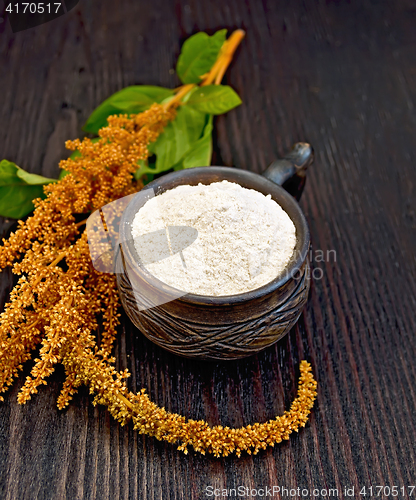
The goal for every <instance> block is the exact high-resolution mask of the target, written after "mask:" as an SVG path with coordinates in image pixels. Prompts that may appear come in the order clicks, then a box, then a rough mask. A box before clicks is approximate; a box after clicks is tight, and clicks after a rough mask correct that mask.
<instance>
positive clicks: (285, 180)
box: [262, 142, 314, 201]
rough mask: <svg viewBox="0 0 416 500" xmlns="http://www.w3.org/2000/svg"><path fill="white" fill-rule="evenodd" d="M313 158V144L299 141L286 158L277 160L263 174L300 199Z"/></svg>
mask: <svg viewBox="0 0 416 500" xmlns="http://www.w3.org/2000/svg"><path fill="white" fill-rule="evenodd" d="M313 158H314V154H313V149H312V146H311V145H310V144H308V143H307V142H297V143H296V144H294V145H293V147H292V149H291V151H290V152H289V153H288V154H287V155H286V156H285V157H284V158H282V159H280V160H275V161H274V162H273V163H272V164H271V165H270V166H269V167H268V168H267V169H266V170H265V171H264V172H263V174H262V175H263V176H264V177H266V178H267V179H269V180H271V181H272V182H274V183H275V184H278V185H279V186H282V187H283V188H284V189H285V190H286V191H287V192H288V193H290V194H291V195H292V196H293V197H294V198H296V199H297V200H298V201H299V199H300V197H301V196H302V192H303V188H304V187H305V182H306V170H307V168H308V167H309V166H310V165H311V164H312V163H313Z"/></svg>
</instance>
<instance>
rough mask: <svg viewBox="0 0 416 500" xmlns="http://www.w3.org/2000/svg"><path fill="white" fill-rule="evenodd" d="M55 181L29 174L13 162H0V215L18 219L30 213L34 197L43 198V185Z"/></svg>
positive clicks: (54, 180)
mask: <svg viewBox="0 0 416 500" xmlns="http://www.w3.org/2000/svg"><path fill="white" fill-rule="evenodd" d="M51 182H56V179H48V178H47V177H42V176H41V175H37V174H30V173H29V172H26V171H25V170H23V169H22V168H20V167H18V166H17V165H16V164H15V163H13V162H11V161H8V160H2V161H1V162H0V215H1V216H3V217H12V218H13V219H20V218H22V217H24V216H25V215H27V214H28V213H30V212H31V211H32V210H33V208H34V205H33V202H32V200H34V199H35V198H45V194H44V192H43V186H44V185H45V184H50V183H51Z"/></svg>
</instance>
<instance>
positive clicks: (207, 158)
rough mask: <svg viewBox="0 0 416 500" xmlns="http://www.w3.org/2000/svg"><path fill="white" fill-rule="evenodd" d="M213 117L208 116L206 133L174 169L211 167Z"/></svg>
mask: <svg viewBox="0 0 416 500" xmlns="http://www.w3.org/2000/svg"><path fill="white" fill-rule="evenodd" d="M212 121H213V117H212V115H208V120H207V124H206V125H205V128H204V133H203V135H202V137H201V138H200V139H198V140H197V141H196V142H195V143H194V144H193V145H192V147H191V149H190V150H189V151H188V152H187V153H186V154H185V156H184V157H183V158H182V159H181V160H180V161H179V163H178V164H176V165H175V166H174V167H173V168H174V169H175V170H182V169H184V168H193V167H208V166H209V165H211V156H212V129H213V126H212Z"/></svg>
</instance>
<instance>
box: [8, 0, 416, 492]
mask: <svg viewBox="0 0 416 500" xmlns="http://www.w3.org/2000/svg"><path fill="white" fill-rule="evenodd" d="M415 25H416V4H415V2H414V1H410V0H407V1H403V0H401V1H397V2H393V1H391V2H383V1H369V0H365V1H351V2H324V1H316V2H315V1H310V2H300V1H291V2H288V1H282V2H275V1H272V0H263V1H261V2H260V1H258V0H248V1H246V2H241V1H237V0H230V1H223V0H212V1H209V2H208V1H206V0H203V1H196V0H187V1H186V2H185V1H184V0H176V1H175V2H169V1H168V0H153V1H152V2H137V1H136V2H135V1H133V0H121V1H119V2H111V1H109V0H101V1H100V2H98V1H95V2H93V1H87V0H81V1H80V3H79V5H78V6H77V7H76V8H75V9H74V10H72V11H71V12H70V13H68V14H67V15H65V16H62V17H61V18H59V19H57V20H55V21H51V22H49V23H48V24H45V25H43V26H39V27H36V28H32V29H30V30H27V31H23V32H20V33H16V34H12V33H11V29H10V26H9V25H8V23H7V22H3V23H2V24H0V31H1V32H0V68H1V70H0V71H1V73H0V95H1V96H2V99H1V101H0V116H1V122H0V156H1V158H7V159H9V160H11V161H15V162H16V163H17V164H19V165H20V166H22V167H24V168H26V169H28V170H29V171H31V172H36V173H41V174H43V175H46V176H57V174H58V162H59V160H60V159H61V158H64V157H66V155H67V153H66V152H65V148H64V142H65V140H66V139H70V138H71V139H72V138H75V137H78V136H79V134H80V131H81V127H82V125H83V123H84V122H85V120H86V118H87V117H88V115H89V114H90V112H91V111H92V110H93V109H94V107H95V106H97V105H98V104H99V103H100V102H101V101H102V100H103V99H105V98H106V97H108V96H109V95H110V94H111V93H113V92H115V91H117V90H119V89H121V88H122V87H124V86H127V85H131V84H140V83H147V84H159V85H165V86H172V87H173V86H176V85H177V84H178V81H177V79H176V77H175V75H174V73H173V71H172V69H173V68H174V65H175V61H176V58H177V56H178V53H179V50H180V44H181V42H182V41H183V40H184V39H185V38H186V37H188V36H189V35H190V34H192V33H194V32H196V31H199V30H207V31H208V32H210V33H212V32H213V31H214V30H216V29H218V28H221V27H227V28H230V29H232V28H237V27H243V28H244V29H246V30H247V38H246V39H245V41H244V42H243V44H242V45H241V47H240V48H239V50H238V52H237V54H236V58H235V61H234V62H233V63H232V65H231V67H230V69H229V71H228V72H227V76H226V78H225V81H226V83H228V84H230V85H232V86H233V87H234V88H236V90H237V91H238V92H239V93H240V95H241V96H242V99H243V101H244V104H243V106H241V107H239V108H238V109H236V110H234V111H232V112H230V113H229V114H228V115H226V116H221V117H219V118H218V119H217V120H216V132H215V154H214V161H213V163H214V164H218V165H235V166H237V167H240V168H243V169H248V170H252V171H254V172H261V171H262V170H264V169H265V168H266V167H267V165H268V164H269V163H270V162H271V161H272V160H273V159H274V158H276V157H277V156H279V155H282V154H283V153H284V152H285V151H287V149H288V148H289V147H290V145H291V144H292V143H294V142H296V141H304V140H306V141H309V142H311V143H312V144H313V146H314V148H315V151H316V163H315V164H314V166H313V167H312V169H311V171H310V172H309V179H308V181H307V184H306V188H305V193H304V197H303V199H302V201H301V206H302V208H303V209H304V211H305V214H306V216H307V219H308V222H309V225H310V230H311V236H312V242H313V248H314V251H315V252H316V251H317V250H323V251H325V252H326V251H328V250H335V252H336V261H335V259H334V254H331V255H330V258H329V259H327V261H325V262H319V261H318V259H317V258H316V257H317V256H318V254H317V253H315V254H314V255H313V256H314V257H315V258H314V262H313V266H314V269H315V270H316V271H315V276H316V277H317V279H315V280H314V282H313V283H312V289H311V293H310V298H309V302H308V305H307V308H306V310H305V312H304V314H303V316H302V317H301V320H300V321H299V323H298V325H297V326H296V327H295V328H294V329H293V330H292V331H291V333H290V334H289V335H288V336H287V337H285V338H284V339H283V340H282V341H281V342H279V343H278V344H277V345H275V346H274V347H272V348H269V349H267V350H266V351H264V352H263V353H261V354H260V355H258V356H256V357H253V358H249V359H247V360H245V361H241V362H233V363H229V364H209V363H206V364H205V363H196V362H192V361H188V360H184V359H180V358H178V357H175V356H173V355H170V354H168V353H166V352H164V351H162V350H161V349H159V348H157V347H155V346H153V345H152V344H151V343H150V342H149V341H147V340H146V339H145V338H144V337H143V336H142V335H141V334H140V333H138V332H137V331H136V330H135V328H134V327H133V326H132V325H131V323H130V322H129V321H128V320H127V318H126V317H125V316H123V325H122V328H121V329H120V338H119V342H118V346H117V352H116V354H117V356H118V360H119V364H120V367H126V366H127V367H129V368H130V369H131V371H132V374H133V377H132V380H131V385H132V387H134V388H136V389H140V388H141V387H145V388H146V389H147V390H148V392H149V393H150V395H151V398H152V399H153V400H154V401H155V402H157V403H158V404H159V405H161V406H165V407H166V408H168V409H169V410H172V411H175V412H179V413H182V414H183V415H186V416H187V417H190V418H197V419H200V418H204V419H206V420H208V421H209V422H210V423H211V424H218V423H222V424H224V425H232V426H241V425H245V424H249V423H253V422H256V421H265V420H267V419H270V418H273V417H274V416H275V415H276V414H280V413H282V412H283V411H284V410H285V409H287V408H288V407H289V405H290V402H291V401H292V400H293V398H294V397H295V393H296V383H297V377H298V366H299V361H300V360H301V359H304V358H306V359H308V360H310V361H311V362H312V365H313V369H314V373H315V375H316V378H317V380H318V383H319V394H318V399H317V402H316V405H315V407H314V410H313V412H312V415H311V418H310V421H309V423H308V424H307V426H306V427H305V428H304V429H303V430H302V431H301V432H300V433H299V434H297V435H296V436H294V437H292V438H291V439H290V441H288V442H285V443H283V444H281V445H279V446H276V447H275V448H269V449H267V450H266V451H263V452H261V453H259V454H258V455H257V456H255V457H252V456H249V455H244V456H242V457H241V458H240V459H237V458H236V457H228V458H225V459H214V458H211V457H208V456H207V457H203V456H201V455H199V454H196V453H193V452H190V454H189V455H188V456H185V455H183V454H182V453H181V452H178V451H177V450H176V448H175V447H174V446H172V445H169V444H165V443H161V442H158V441H155V440H154V439H152V438H147V437H143V436H140V435H138V434H137V433H136V432H134V431H133V430H132V428H131V426H128V427H126V428H122V427H120V426H119V425H118V424H116V423H115V422H114V421H113V420H112V419H111V418H110V417H109V414H108V412H107V411H106V410H105V409H104V408H94V407H93V406H92V405H91V399H90V397H89V396H88V393H87V390H86V389H83V390H82V391H81V392H80V394H79V395H78V396H77V397H76V398H75V400H74V402H73V404H71V406H70V408H69V409H68V410H67V411H63V412H61V411H59V410H58V409H57V408H56V406H55V401H56V398H57V396H58V394H59V387H60V384H61V383H62V380H63V372H62V371H61V370H58V371H57V372H56V374H55V375H54V376H53V377H52V378H51V379H50V380H49V383H48V385H47V386H45V387H43V388H42V389H41V390H40V392H39V394H38V395H37V396H36V397H35V398H34V399H33V400H32V401H30V402H29V403H28V404H26V405H25V406H23V407H21V406H19V405H18V404H17V402H16V396H17V392H18V390H19V388H20V387H21V385H22V381H23V377H21V378H20V379H19V380H18V381H17V382H16V383H15V385H14V386H13V387H12V389H11V390H10V392H9V393H8V394H7V395H6V398H5V402H4V403H2V404H1V406H0V498H2V499H7V500H9V499H10V500H11V499H51V498H54V499H55V498H59V499H60V498H68V499H81V498H88V499H90V498H91V499H94V498H97V499H100V500H101V499H106V498H111V499H112V500H113V499H127V498H131V499H137V498H145V499H160V498H163V499H175V500H176V499H202V498H210V497H208V496H207V493H208V491H207V490H206V489H205V488H206V487H207V486H216V487H219V488H236V487H238V486H240V485H241V486H245V487H249V488H262V487H266V486H273V485H274V486H281V487H282V486H284V487H286V488H297V487H300V488H307V489H309V491H310V492H312V491H313V489H314V488H316V489H319V490H321V489H323V488H327V489H329V488H338V489H339V496H338V497H339V498H349V497H347V496H345V494H344V488H346V487H349V488H352V487H355V496H354V497H355V498H366V497H361V496H360V495H359V494H358V493H357V489H358V491H359V489H360V488H362V487H363V486H366V487H369V486H376V485H383V486H384V485H387V486H394V485H395V486H398V487H401V486H409V485H415V484H416V460H415V459H416V452H415V446H414V443H415V442H416V419H415V414H416V390H415V382H416V367H415V363H414V360H415V358H416V342H415V331H416V328H415V323H416V321H415V317H416V316H415V310H416V299H415V289H416V286H415V278H416V272H415V269H416V266H415V248H416V215H415V189H416V174H415V156H416V155H415V147H416V144H415V142H416V141H415V134H416V115H415V105H416V31H415ZM10 226H11V222H7V221H2V225H1V228H2V234H3V235H6V234H7V230H8V229H9V228H10ZM0 280H1V281H0V283H1V285H0V286H1V296H0V307H2V306H3V304H4V301H5V300H7V296H8V292H9V290H10V289H11V286H12V277H11V273H9V272H8V271H6V272H4V273H3V274H2V275H1V277H0ZM28 370H29V367H27V368H26V371H25V373H27V372H28ZM387 493H388V491H387V490H386V491H385V492H383V493H382V494H381V495H380V496H379V498H390V497H389V496H388V495H387ZM311 496H312V495H311ZM413 496H416V491H415V492H414V494H413ZM252 497H253V495H252V496H251V497H249V496H245V497H240V498H252ZM211 498H212V497H211ZM229 498H235V496H230V497H229ZM274 498H287V496H286V497H285V496H284V495H283V496H282V495H281V494H275V496H274ZM317 498H323V495H321V493H319V495H318V497H317ZM367 498H368V495H367ZM399 498H410V497H409V495H408V494H407V493H406V495H405V496H404V497H403V496H399Z"/></svg>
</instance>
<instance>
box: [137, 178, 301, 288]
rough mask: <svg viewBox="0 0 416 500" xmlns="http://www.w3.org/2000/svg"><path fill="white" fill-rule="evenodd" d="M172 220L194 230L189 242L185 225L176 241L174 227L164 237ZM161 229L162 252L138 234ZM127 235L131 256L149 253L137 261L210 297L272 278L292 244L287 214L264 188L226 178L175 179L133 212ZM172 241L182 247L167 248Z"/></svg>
mask: <svg viewBox="0 0 416 500" xmlns="http://www.w3.org/2000/svg"><path fill="white" fill-rule="evenodd" d="M172 226H175V227H177V226H187V227H190V228H193V229H194V230H195V229H196V231H197V233H196V231H194V234H195V235H196V239H195V238H194V239H193V241H192V242H191V244H189V243H190V239H189V234H188V233H186V231H185V232H184V233H183V241H182V242H181V241H180V239H181V234H180V232H179V233H178V235H177V237H176V238H179V241H176V240H175V242H172V241H171V238H169V235H172V232H171V231H170V230H169V228H171V227H172ZM166 228H168V232H167V237H165V241H166V243H167V245H168V246H169V249H168V251H166V250H163V249H162V247H163V245H162V244H161V241H162V240H161V239H160V238H159V240H157V238H156V239H155V238H152V237H150V238H149V237H146V235H148V234H149V233H150V234H152V235H157V234H159V235H160V234H165V233H164V232H163V230H164V229H165V230H166ZM158 230H159V231H158ZM132 236H133V238H134V243H135V248H136V250H137V252H138V254H139V256H141V257H142V256H143V255H151V256H153V258H151V259H150V261H148V262H147V263H146V259H143V260H142V261H143V263H144V265H145V267H146V269H147V270H148V271H149V272H150V273H152V274H153V275H154V276H156V277H157V278H158V279H159V280H161V281H163V282H164V283H167V284H168V285H170V286H172V287H174V288H177V289H179V290H183V291H184V292H187V293H195V294H198V295H211V296H221V295H234V294H238V293H243V292H247V291H249V290H254V289H255V288H259V287H260V286H262V285H265V284H266V283H268V282H270V281H272V280H273V279H274V278H275V277H276V276H277V275H279V274H280V273H281V272H282V271H283V270H284V268H285V267H286V266H287V264H288V262H289V260H290V258H291V256H292V254H293V251H294V248H295V244H296V230H295V226H294V224H293V222H292V220H291V219H290V217H289V216H288V215H287V213H286V212H285V211H284V210H283V209H282V208H281V207H280V205H278V204H277V203H276V202H275V201H274V200H272V199H271V196H270V195H267V196H264V195H263V194H262V193H259V192H258V191H255V190H253V189H246V188H243V187H241V186H240V185H239V184H236V183H233V182H228V181H222V182H214V183H212V184H209V185H203V184H198V186H189V185H182V186H178V187H176V188H174V189H171V190H169V191H166V192H164V193H162V194H161V195H158V196H155V197H154V198H151V199H150V200H148V201H147V202H146V203H145V205H144V206H143V207H142V208H140V210H139V211H138V213H137V214H136V216H135V218H134V220H133V223H132ZM186 240H187V241H186ZM173 243H174V246H175V248H180V249H182V248H183V250H182V251H176V253H175V252H173V251H172V246H173ZM181 243H182V245H181ZM167 245H165V246H167ZM146 246H147V248H146ZM169 250H170V251H169ZM158 252H159V254H160V255H159V257H160V258H158Z"/></svg>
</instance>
